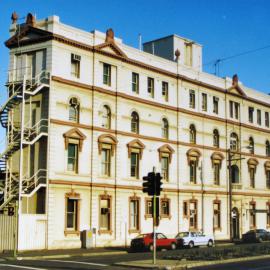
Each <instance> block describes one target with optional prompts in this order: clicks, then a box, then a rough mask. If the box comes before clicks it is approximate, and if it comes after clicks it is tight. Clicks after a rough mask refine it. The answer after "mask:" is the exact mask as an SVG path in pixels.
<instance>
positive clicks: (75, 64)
mask: <svg viewBox="0 0 270 270" xmlns="http://www.w3.org/2000/svg"><path fill="white" fill-rule="evenodd" d="M80 63H81V56H79V55H76V54H73V53H72V54H71V76H73V77H75V78H80Z"/></svg>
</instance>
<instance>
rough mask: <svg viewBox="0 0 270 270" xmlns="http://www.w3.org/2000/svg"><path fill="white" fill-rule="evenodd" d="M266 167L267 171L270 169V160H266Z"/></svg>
mask: <svg viewBox="0 0 270 270" xmlns="http://www.w3.org/2000/svg"><path fill="white" fill-rule="evenodd" d="M264 168H265V170H266V171H270V161H269V160H268V161H265V163H264Z"/></svg>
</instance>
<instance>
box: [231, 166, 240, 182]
mask: <svg viewBox="0 0 270 270" xmlns="http://www.w3.org/2000/svg"><path fill="white" fill-rule="evenodd" d="M231 175H232V183H233V184H238V183H239V168H238V166H237V165H232V167H231Z"/></svg>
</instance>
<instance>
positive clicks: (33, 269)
mask: <svg viewBox="0 0 270 270" xmlns="http://www.w3.org/2000/svg"><path fill="white" fill-rule="evenodd" d="M2 266H5V267H14V268H21V269H29V270H48V269H45V268H37V267H29V266H21V265H13V264H0V267H2Z"/></svg>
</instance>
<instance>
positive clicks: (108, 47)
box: [94, 28, 127, 57]
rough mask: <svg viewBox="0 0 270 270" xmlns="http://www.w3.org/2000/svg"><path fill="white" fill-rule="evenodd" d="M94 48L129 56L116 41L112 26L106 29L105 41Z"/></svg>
mask: <svg viewBox="0 0 270 270" xmlns="http://www.w3.org/2000/svg"><path fill="white" fill-rule="evenodd" d="M94 49H96V50H98V51H99V52H107V53H111V54H116V55H118V56H121V57H127V56H126V54H125V53H124V52H123V51H122V50H121V49H120V48H119V46H118V45H117V44H116V43H115V40H114V32H113V30H112V29H111V28H110V29H108V30H107V31H106V40H105V42H104V43H102V44H99V45H96V46H94Z"/></svg>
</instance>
